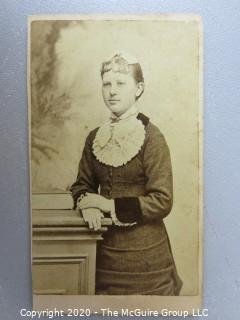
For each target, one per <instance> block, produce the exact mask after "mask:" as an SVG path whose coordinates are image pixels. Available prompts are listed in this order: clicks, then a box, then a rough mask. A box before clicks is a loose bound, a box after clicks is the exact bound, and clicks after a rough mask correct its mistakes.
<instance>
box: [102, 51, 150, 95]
mask: <svg viewBox="0 0 240 320" xmlns="http://www.w3.org/2000/svg"><path fill="white" fill-rule="evenodd" d="M110 70H112V71H113V72H120V73H125V74H131V76H132V77H133V79H134V80H135V81H136V83H139V82H144V77H143V72H142V68H141V66H140V63H131V64H130V63H128V62H127V60H125V59H124V58H123V57H121V55H119V54H116V55H114V56H113V57H112V58H111V59H110V60H108V61H104V62H103V63H102V66H101V77H102V78H103V75H104V73H105V72H108V71H110ZM143 91H144V89H143ZM143 91H142V92H141V94H140V95H139V96H138V97H137V98H136V100H137V99H139V98H140V97H141V95H142V94H143Z"/></svg>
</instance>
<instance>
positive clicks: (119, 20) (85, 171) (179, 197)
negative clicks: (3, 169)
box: [28, 15, 203, 309]
mask: <svg viewBox="0 0 240 320" xmlns="http://www.w3.org/2000/svg"><path fill="white" fill-rule="evenodd" d="M28 98H29V143H30V147H29V151H30V167H31V210H32V290H33V295H34V299H35V300H34V301H35V305H38V306H46V305H47V306H48V304H47V303H48V301H50V300H49V299H50V298H51V299H55V300H52V301H57V303H58V305H61V306H63V305H64V306H65V307H66V306H67V305H69V304H70V305H74V303H77V302H76V301H81V303H85V304H87V302H89V301H90V304H92V305H93V304H94V303H95V304H96V305H95V306H96V308H100V307H99V306H101V303H102V302H103V301H104V302H106V303H107V302H111V303H112V302H114V301H117V300H116V299H118V298H120V296H121V297H122V298H123V297H125V298H124V299H122V300H121V303H122V305H128V304H129V303H130V304H131V303H134V305H135V306H139V307H143V308H153V307H154V306H155V308H156V309H159V308H160V307H164V306H165V304H164V303H165V302H166V305H173V306H176V308H178V309H181V308H183V305H184V306H185V307H186V308H192V307H196V306H198V307H200V305H201V296H202V233H203V231H202V229H203V226H202V207H203V203H202V166H203V164H202V117H203V115H202V24H201V18H200V17H198V16H193V15H158V16H147V15H145V16H141V15H139V16H118V15H115V16H114V15H109V16H107V15H106V16H101V15H96V16H45V17H44V16H39V17H38V16H32V17H30V18H29V50H28ZM91 296H94V299H96V300H91ZM81 297H82V298H84V299H83V300H80V298H81ZM174 297H175V298H176V297H177V298H176V299H178V300H176V299H175V300H171V299H174ZM186 298H189V300H187V299H186ZM191 298H192V300H191ZM64 299H65V300H64ZM71 299H72V300H71ZM74 299H76V300H74ZM78 299H79V300H78ZM114 299H115V300H114ZM164 299H165V300H164ZM181 299H182V300H181ZM73 300H74V301H75V302H74V303H73V304H71V303H72V301H73ZM66 301H68V303H69V304H66ZM84 301H85V302H84ZM94 301H95V302H94ZM164 301H165V302H164ZM169 301H170V302H169ZM176 301H177V302H176ZM188 301H189V302H188ZM175 302H176V304H174V303H175ZM168 303H170V304H168ZM105 305H106V304H105ZM52 306H54V304H52Z"/></svg>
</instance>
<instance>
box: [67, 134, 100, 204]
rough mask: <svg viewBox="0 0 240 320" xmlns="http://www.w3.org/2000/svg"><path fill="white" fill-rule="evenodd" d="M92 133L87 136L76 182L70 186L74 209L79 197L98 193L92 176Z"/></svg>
mask: <svg viewBox="0 0 240 320" xmlns="http://www.w3.org/2000/svg"><path fill="white" fill-rule="evenodd" d="M93 135H94V131H92V132H90V134H89V135H88V137H87V139H86V142H85V146H84V149H83V153H82V158H81V160H80V163H79V167H78V175H77V180H76V182H75V183H74V184H73V185H72V186H71V188H70V191H71V192H72V197H73V201H74V208H76V202H77V199H78V198H79V196H80V195H81V194H83V193H85V192H89V193H98V186H99V183H98V181H97V179H96V177H95V175H94V170H93V164H92V158H93V154H92V136H93Z"/></svg>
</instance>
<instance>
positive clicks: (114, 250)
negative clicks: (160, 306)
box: [96, 227, 182, 296]
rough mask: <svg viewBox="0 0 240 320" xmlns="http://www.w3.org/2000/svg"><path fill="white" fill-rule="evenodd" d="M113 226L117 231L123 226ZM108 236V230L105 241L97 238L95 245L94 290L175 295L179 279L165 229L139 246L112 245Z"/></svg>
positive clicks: (180, 282) (119, 293) (103, 292)
mask: <svg viewBox="0 0 240 320" xmlns="http://www.w3.org/2000/svg"><path fill="white" fill-rule="evenodd" d="M115 228H118V229H119V232H121V231H120V229H123V228H119V227H115ZM164 229H165V228H164ZM115 233H116V231H115V232H113V233H112V234H115ZM126 236H127V234H126ZM109 238H110V239H109ZM150 238H151V237H150ZM125 239H126V242H127V238H125ZM111 240H113V239H111V231H110V235H108V236H107V241H104V240H103V241H102V242H101V241H100V243H99V246H98V250H97V273H96V294H102V295H104V294H107V295H162V296H176V295H179V292H180V289H181V287H182V281H181V280H180V278H179V277H178V274H177V271H176V267H175V263H174V260H173V255H172V252H171V247H170V243H169V239H168V235H167V233H166V232H165V234H164V236H163V237H162V238H161V239H159V241H157V242H154V243H151V244H148V245H147V246H142V247H139V246H136V247H135V248H134V247H133V246H129V245H128V247H127V246H123V245H122V244H118V245H117V243H116V244H115V245H114V244H113V241H111ZM109 243H110V244H109Z"/></svg>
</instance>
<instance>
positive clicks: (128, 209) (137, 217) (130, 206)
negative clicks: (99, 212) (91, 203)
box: [114, 197, 142, 223]
mask: <svg viewBox="0 0 240 320" xmlns="http://www.w3.org/2000/svg"><path fill="white" fill-rule="evenodd" d="M114 203H115V212H116V216H117V218H118V220H119V221H120V222H125V223H133V222H141V221H142V211H141V207H140V202H139V200H138V198H137V197H126V198H115V199H114Z"/></svg>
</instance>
